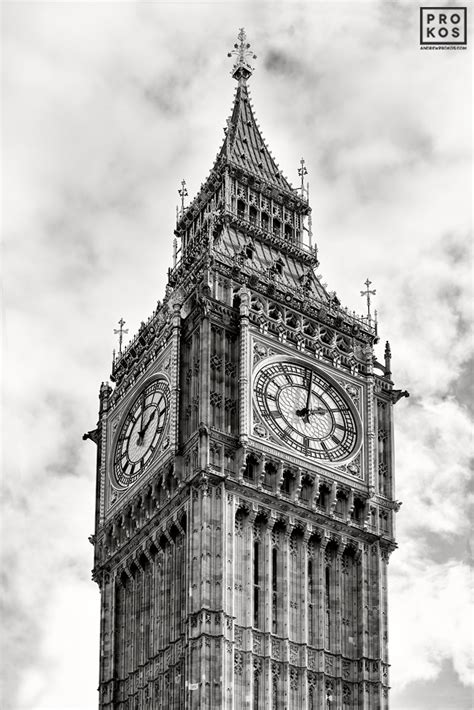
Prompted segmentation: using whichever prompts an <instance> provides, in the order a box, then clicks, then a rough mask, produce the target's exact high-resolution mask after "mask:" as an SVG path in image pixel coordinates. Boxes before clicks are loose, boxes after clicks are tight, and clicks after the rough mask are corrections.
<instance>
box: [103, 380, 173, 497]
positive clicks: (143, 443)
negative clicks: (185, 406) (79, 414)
mask: <svg viewBox="0 0 474 710" xmlns="http://www.w3.org/2000/svg"><path fill="white" fill-rule="evenodd" d="M169 402H170V397H169V387H168V385H167V384H166V382H165V381H164V380H155V381H153V382H151V383H150V384H149V385H147V387H145V389H144V390H142V392H141V393H140V394H139V395H138V397H136V399H135V401H134V402H133V404H132V406H131V407H130V409H129V411H128V414H127V416H126V417H125V421H124V422H123V424H122V426H121V429H120V433H119V435H118V439H117V443H116V446H115V456H114V474H115V480H116V482H117V483H118V484H120V485H122V486H128V485H130V484H131V483H133V482H134V481H136V480H137V478H138V477H139V476H141V474H142V473H143V472H144V471H145V469H146V468H147V466H148V465H149V464H150V462H151V460H152V457H153V454H154V453H155V452H156V450H157V449H158V448H159V446H160V445H161V442H162V439H163V436H164V433H165V430H166V427H167V424H168V418H169Z"/></svg>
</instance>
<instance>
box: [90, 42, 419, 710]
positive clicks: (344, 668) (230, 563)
mask: <svg viewBox="0 0 474 710" xmlns="http://www.w3.org/2000/svg"><path fill="white" fill-rule="evenodd" d="M231 54H232V55H233V57H234V65H233V70H232V75H233V77H234V79H235V80H236V82H237V89H236V93H235V98H234V104H233V108H232V112H231V115H230V118H229V119H228V121H227V128H226V130H225V137H224V142H223V144H222V147H221V149H220V151H219V153H218V155H217V157H216V160H215V162H214V165H213V166H212V168H211V171H210V173H209V175H208V177H207V178H206V180H205V182H204V183H203V185H202V186H201V188H200V190H199V192H198V194H197V195H196V197H195V198H194V199H193V200H192V201H191V203H190V204H189V205H187V206H185V204H184V199H183V202H182V206H181V209H180V210H179V211H178V215H177V224H176V230H175V239H176V245H175V248H174V255H173V266H172V268H170V270H169V274H168V285H167V287H166V292H165V294H164V297H163V301H162V302H160V303H159V306H158V308H157V309H156V311H155V312H154V313H153V314H152V315H151V317H150V318H148V320H146V321H144V322H143V323H142V325H141V327H140V329H139V331H138V333H137V334H136V336H135V337H134V338H133V339H132V340H131V342H130V344H129V345H128V346H127V347H126V348H125V349H124V350H123V351H121V352H120V353H119V354H118V356H117V357H116V358H115V359H114V364H113V372H112V376H111V379H112V382H113V386H110V385H109V384H108V383H103V384H102V386H101V388H100V397H99V398H100V407H99V421H98V426H97V429H96V430H94V431H93V432H90V433H89V434H88V436H89V437H90V438H92V439H93V440H94V441H95V443H96V444H97V487H96V529H95V534H94V536H93V543H94V571H93V577H94V579H95V581H96V582H97V583H98V585H99V588H100V594H101V630H100V631H101V640H100V682H99V707H100V708H101V710H105V709H108V710H112V709H115V708H117V709H122V710H125V709H127V710H132V709H133V710H135V709H137V710H138V709H139V710H142V709H145V708H157V709H158V708H175V709H176V710H181V709H184V708H189V709H190V708H227V709H233V710H240V709H241V708H253V709H257V708H262V709H266V708H273V709H275V710H277V709H278V710H284V709H285V708H289V709H294V710H297V709H298V710H299V709H300V708H301V709H308V710H320V709H326V708H330V709H332V710H336V709H337V710H339V709H343V710H356V709H357V710H359V709H364V708H365V709H366V710H377V709H379V708H384V709H386V708H388V703H389V700H388V692H389V678H388V630H387V564H388V560H389V556H390V554H391V552H392V551H393V550H394V549H395V547H396V543H395V540H394V514H395V512H396V510H397V508H398V503H397V501H396V499H395V494H394V484H393V420H392V410H393V405H394V404H395V403H396V402H397V401H398V400H399V399H400V397H402V396H404V395H406V394H407V393H406V392H402V391H401V390H396V389H394V386H393V381H392V373H391V353H390V347H389V345H388V343H387V344H386V346H385V353H384V358H383V363H380V362H379V361H378V360H377V358H376V355H375V352H374V346H375V345H376V344H377V342H378V336H377V324H376V321H375V320H374V318H373V316H372V314H371V311H370V307H369V308H368V311H367V315H364V316H358V315H355V314H354V313H353V312H351V311H349V310H348V309H347V308H344V307H343V306H342V305H341V303H340V302H339V300H338V298H337V296H336V295H335V294H334V293H333V292H328V291H327V289H326V287H325V285H323V284H322V283H321V280H320V278H319V277H318V276H317V274H316V269H317V266H318V263H319V262H318V253H317V249H316V246H315V245H314V244H313V240H312V234H311V208H310V205H309V200H308V192H307V190H306V188H305V185H304V172H305V168H304V164H303V163H302V164H301V168H300V176H301V187H299V188H297V189H295V188H294V187H292V186H291V184H290V183H289V182H288V180H287V179H286V178H285V177H284V175H283V174H282V173H281V171H280V169H279V168H278V166H277V164H276V162H275V160H274V158H273V156H272V154H271V153H270V151H269V149H268V147H267V145H266V143H265V141H264V139H263V137H262V133H261V130H260V128H259V126H258V124H257V122H256V119H255V116H254V111H253V107H252V104H251V101H250V95H249V88H248V84H249V80H250V77H251V75H252V72H253V67H252V65H251V64H252V61H253V54H252V52H251V50H250V45H249V43H248V42H247V38H246V36H245V32H244V31H243V30H241V31H240V33H239V36H238V40H237V42H236V44H235V45H234V50H233V52H232V53H231ZM183 194H184V191H183ZM170 241H171V240H170ZM366 286H367V289H366V292H364V293H366V294H367V298H368V299H369V298H370V294H371V290H370V282H369V281H368V280H367V283H366Z"/></svg>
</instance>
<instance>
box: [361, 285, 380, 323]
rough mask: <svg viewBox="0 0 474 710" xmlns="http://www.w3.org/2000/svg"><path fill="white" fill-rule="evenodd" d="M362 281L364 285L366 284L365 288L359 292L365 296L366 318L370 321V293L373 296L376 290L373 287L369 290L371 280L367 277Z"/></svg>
mask: <svg viewBox="0 0 474 710" xmlns="http://www.w3.org/2000/svg"><path fill="white" fill-rule="evenodd" d="M364 283H365V285H366V286H367V288H366V290H365V291H361V292H360V295H361V296H367V318H368V319H369V321H370V319H371V317H372V316H371V313H370V296H371V295H372V296H375V294H376V293H377V291H376V290H375V289H373V290H372V291H371V290H370V288H369V286H370V285H371V284H372V281H369V278H367V280H366V281H364Z"/></svg>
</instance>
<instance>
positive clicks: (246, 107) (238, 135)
mask: <svg viewBox="0 0 474 710" xmlns="http://www.w3.org/2000/svg"><path fill="white" fill-rule="evenodd" d="M219 157H223V158H224V159H225V160H226V161H227V162H230V163H233V164H234V165H236V166H237V167H239V168H241V169H242V170H244V171H245V172H248V173H251V174H252V175H253V176H254V177H256V178H260V179H261V180H263V181H264V182H266V183H270V184H271V185H274V186H275V187H276V188H278V189H280V190H282V189H283V190H285V191H287V192H289V193H291V194H292V195H295V190H294V189H293V188H292V186H291V185H290V183H289V182H288V180H287V179H286V178H285V177H284V176H283V175H282V173H281V171H280V169H279V167H278V165H277V164H276V162H275V160H274V159H273V157H272V155H271V153H270V151H269V150H268V147H267V146H266V144H265V141H264V140H263V138H262V134H261V133H260V130H259V127H258V125H257V122H256V120H255V116H254V114H253V111H252V105H251V102H250V95H249V90H248V87H247V84H246V81H245V79H240V81H239V85H238V87H237V92H236V95H235V100H234V107H233V110H232V115H231V117H230V119H229V121H228V124H227V133H226V138H225V140H224V144H223V146H222V148H221V151H220V155H219Z"/></svg>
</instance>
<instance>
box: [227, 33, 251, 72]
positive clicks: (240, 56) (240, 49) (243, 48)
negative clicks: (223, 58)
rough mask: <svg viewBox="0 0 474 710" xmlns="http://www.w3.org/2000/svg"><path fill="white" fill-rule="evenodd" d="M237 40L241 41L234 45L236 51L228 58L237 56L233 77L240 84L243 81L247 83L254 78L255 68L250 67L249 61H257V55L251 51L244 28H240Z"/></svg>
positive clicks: (230, 53)
mask: <svg viewBox="0 0 474 710" xmlns="http://www.w3.org/2000/svg"><path fill="white" fill-rule="evenodd" d="M237 39H238V40H239V41H238V42H236V43H235V44H234V49H233V50H232V51H231V52H229V53H228V54H227V56H228V57H231V56H232V55H233V54H235V62H234V66H233V68H232V76H233V77H234V79H237V81H238V82H239V83H240V81H241V80H244V81H245V80H246V79H248V78H249V77H250V76H252V72H253V67H252V66H251V65H250V63H249V59H257V55H256V54H254V53H253V52H252V51H251V50H250V44H249V43H248V42H247V35H246V34H245V30H244V28H243V27H241V28H240V31H239V34H238V36H237Z"/></svg>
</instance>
